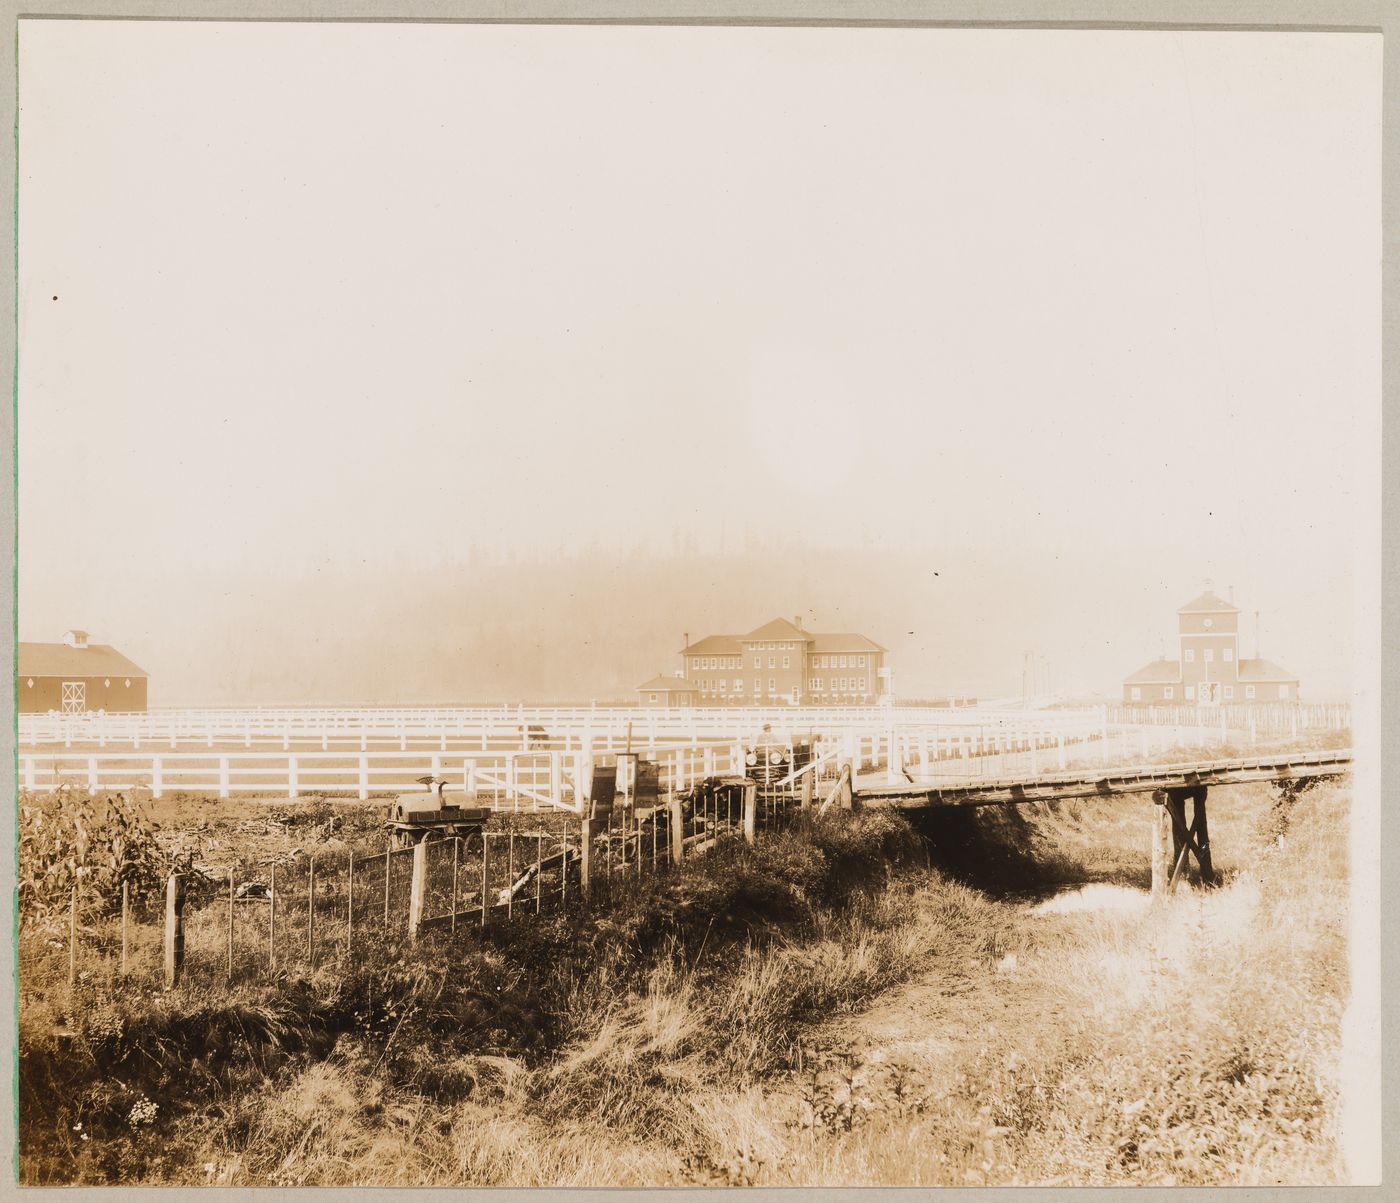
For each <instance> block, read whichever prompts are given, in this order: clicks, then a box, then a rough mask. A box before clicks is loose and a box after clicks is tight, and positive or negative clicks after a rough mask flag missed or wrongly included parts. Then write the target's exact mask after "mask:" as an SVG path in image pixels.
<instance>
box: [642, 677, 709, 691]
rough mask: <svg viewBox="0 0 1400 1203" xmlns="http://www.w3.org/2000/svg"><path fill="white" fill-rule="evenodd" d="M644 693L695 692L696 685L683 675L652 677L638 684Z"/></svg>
mask: <svg viewBox="0 0 1400 1203" xmlns="http://www.w3.org/2000/svg"><path fill="white" fill-rule="evenodd" d="M637 689H638V690H639V691H640V692H642V693H647V692H650V693H661V692H663V691H665V692H667V693H694V692H695V686H694V685H692V684H691V683H690V682H689V681H687V680H685V678H683V677H652V679H651V680H650V681H643V682H642V683H641V684H640V685H638V686H637Z"/></svg>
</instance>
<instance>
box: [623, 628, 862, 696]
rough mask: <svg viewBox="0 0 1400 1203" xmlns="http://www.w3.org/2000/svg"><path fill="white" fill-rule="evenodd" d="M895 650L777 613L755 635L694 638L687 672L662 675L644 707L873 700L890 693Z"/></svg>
mask: <svg viewBox="0 0 1400 1203" xmlns="http://www.w3.org/2000/svg"><path fill="white" fill-rule="evenodd" d="M887 654H888V649H886V648H883V647H881V646H880V645H879V644H878V643H876V642H875V641H874V640H873V639H870V638H868V637H867V636H865V635H856V634H849V633H847V634H831V633H827V632H820V631H808V630H805V629H804V628H803V626H802V621H801V619H799V618H794V619H793V620H792V621H791V622H789V621H788V620H787V619H785V618H775V619H773V621H772V622H769V623H765V624H764V625H763V626H761V627H758V628H756V629H755V630H752V631H750V632H749V633H748V634H747V635H707V636H706V637H705V638H704V639H701V640H699V641H698V642H696V643H691V642H690V637H689V636H686V638H685V646H684V647H683V648H682V649H681V652H680V655H681V660H682V663H683V664H684V665H685V669H684V675H683V676H681V677H675V678H667V677H658V678H655V679H654V680H652V681H649V682H647V683H646V684H645V685H642V686H639V687H638V693H639V694H640V696H641V701H642V704H643V705H644V706H667V705H669V706H676V705H699V706H734V705H744V704H748V705H751V706H754V705H765V706H771V705H776V704H779V703H788V704H790V705H794V706H797V705H802V706H813V705H823V704H836V705H847V706H850V705H869V704H871V703H875V702H878V701H880V699H881V697H882V696H883V695H886V694H888V692H889V674H888V672H887V671H886V664H885V657H886V655H887ZM659 683H669V685H670V689H669V690H661V689H659V688H657V686H658V684H659ZM678 685H679V686H680V687H682V689H681V690H680V691H677V688H676V687H677V686H678ZM685 687H688V690H689V696H688V697H686V690H685ZM682 698H685V700H682Z"/></svg>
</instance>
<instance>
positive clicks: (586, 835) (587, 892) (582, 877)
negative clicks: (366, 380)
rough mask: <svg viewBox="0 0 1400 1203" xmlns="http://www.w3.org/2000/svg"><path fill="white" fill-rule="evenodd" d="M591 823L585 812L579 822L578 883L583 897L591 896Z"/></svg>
mask: <svg viewBox="0 0 1400 1203" xmlns="http://www.w3.org/2000/svg"><path fill="white" fill-rule="evenodd" d="M593 823H594V820H592V819H590V818H589V817H588V816H587V815H586V814H585V815H584V817H583V822H582V823H580V824H579V844H578V884H579V890H580V892H581V893H582V894H583V896H584V898H588V897H590V896H591V894H592V888H593V881H592V877H593Z"/></svg>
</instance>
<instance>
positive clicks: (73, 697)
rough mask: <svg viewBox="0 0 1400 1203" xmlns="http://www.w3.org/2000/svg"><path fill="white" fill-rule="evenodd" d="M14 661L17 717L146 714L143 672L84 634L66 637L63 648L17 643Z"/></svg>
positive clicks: (69, 634)
mask: <svg viewBox="0 0 1400 1203" xmlns="http://www.w3.org/2000/svg"><path fill="white" fill-rule="evenodd" d="M18 660H19V684H18V695H19V712H20V713H21V714H47V713H48V712H49V711H50V710H56V711H58V712H59V713H61V714H84V713H86V712H89V711H96V710H105V711H107V712H108V713H113V714H114V713H120V712H130V711H144V710H145V709H146V706H147V702H146V686H147V678H146V670H145V669H144V668H142V667H140V665H138V664H135V663H133V662H132V661H131V660H128V659H127V658H126V657H125V656H124V655H122V654H121V652H119V651H117V649H116V648H114V647H111V646H110V645H108V644H105V643H89V642H88V635H87V632H86V631H69V632H67V633H66V634H65V635H64V636H63V642H62V643H21V644H20V645H19V656H18Z"/></svg>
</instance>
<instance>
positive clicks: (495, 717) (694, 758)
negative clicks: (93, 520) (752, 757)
mask: <svg viewBox="0 0 1400 1203" xmlns="http://www.w3.org/2000/svg"><path fill="white" fill-rule="evenodd" d="M1250 709H1251V708H1248V707H1217V708H1170V709H1167V708H1159V709H1158V710H1157V711H1156V712H1155V713H1154V714H1149V715H1147V716H1144V715H1143V712H1142V710H1141V709H1140V708H1139V709H1135V710H1134V711H1133V712H1132V717H1133V719H1134V720H1136V721H1132V722H1122V721H1110V719H1111V717H1112V718H1118V717H1119V712H1118V711H1117V710H1116V709H1115V710H1114V711H1112V712H1111V711H1110V709H1109V708H1107V707H1097V708H1089V709H1077V710H1068V709H1067V710H1031V711H1015V710H983V709H979V708H967V709H942V708H927V709H923V708H920V709H916V708H903V707H900V708H875V707H871V708H834V707H821V708H811V709H802V708H796V707H793V708H783V709H779V710H759V709H753V710H746V709H741V708H728V709H691V710H676V711H664V710H647V709H621V708H619V709H598V708H591V707H574V708H569V707H551V708H541V707H529V708H527V707H509V708H507V707H500V708H489V709H413V710H408V709H375V710H246V709H245V710H209V711H201V710H178V711H176V710H172V711H159V710H157V711H151V712H149V713H146V714H133V715H98V714H89V715H58V716H50V715H23V716H21V722H20V740H21V747H20V752H19V758H18V759H19V770H20V783H21V784H22V785H23V786H24V788H26V789H29V790H33V791H47V790H51V789H54V788H56V787H58V786H60V785H62V784H65V783H67V784H70V785H75V786H79V787H83V788H87V789H91V790H102V789H125V788H134V787H143V786H144V787H146V788H149V789H150V790H151V792H152V793H153V794H154V795H155V796H156V797H161V796H162V795H164V794H166V793H168V792H171V791H184V792H189V793H209V794H214V795H217V796H219V797H230V796H233V795H235V794H243V795H261V796H282V795H285V796H287V797H291V798H295V797H299V796H301V795H307V794H332V793H333V794H346V795H353V796H355V797H358V798H361V799H367V798H369V797H371V796H375V795H383V794H392V793H398V792H404V791H407V790H412V789H415V788H417V780H418V778H420V777H424V776H428V775H429V774H431V775H433V776H438V777H443V778H445V779H446V780H447V781H449V783H451V786H452V787H453V788H464V789H466V791H467V792H469V793H473V794H476V795H478V796H479V797H480V798H482V799H483V800H485V801H487V802H488V803H490V804H492V805H497V806H503V807H508V808H512V809H531V808H535V807H549V808H558V807H562V808H567V809H578V808H579V807H580V806H581V804H582V800H583V799H584V798H585V797H586V793H587V789H588V783H589V781H591V775H592V764H593V762H594V760H595V759H596V758H598V757H606V756H609V755H613V754H615V753H617V752H619V751H622V750H624V749H630V750H632V751H637V752H641V753H643V754H645V755H646V756H647V757H648V758H649V759H654V760H656V761H657V762H658V763H659V764H660V766H661V784H662V788H663V790H665V791H667V792H669V793H674V792H676V791H679V790H682V789H685V788H686V787H687V786H689V785H692V784H694V783H695V782H696V781H698V780H700V779H702V778H704V777H708V776H715V775H728V774H739V773H742V772H743V749H744V747H745V746H746V745H749V744H752V743H753V742H754V740H755V739H756V738H758V737H759V735H760V733H761V732H762V730H763V728H764V727H765V726H768V727H771V729H772V732H773V733H774V734H775V735H778V736H783V735H799V736H812V737H815V738H817V739H819V740H820V741H821V743H822V746H823V747H824V748H825V749H827V750H830V749H831V748H838V749H840V754H841V755H840V759H841V761H842V763H844V762H846V761H850V762H851V763H852V765H853V768H854V770H855V772H856V773H860V772H863V771H866V770H868V769H869V770H875V769H878V770H880V771H885V772H891V771H893V772H898V773H903V774H904V775H906V776H907V777H910V778H914V779H919V780H927V779H933V778H938V777H947V778H961V777H969V776H971V777H981V776H985V775H988V774H993V775H995V774H998V773H1004V772H1006V771H1010V770H1011V769H1012V768H1013V767H1014V769H1015V771H1018V772H1030V773H1035V772H1048V771H1057V770H1059V769H1063V768H1065V767H1066V765H1067V763H1068V762H1069V760H1070V759H1075V758H1081V759H1082V758H1083V757H1084V756H1085V755H1086V754H1087V755H1092V756H1093V757H1094V758H1095V759H1097V760H1099V761H1101V762H1103V763H1107V761H1108V759H1110V758H1115V757H1116V758H1119V759H1122V758H1124V757H1129V758H1132V759H1134V760H1137V761H1139V762H1146V761H1148V760H1150V759H1152V758H1154V757H1161V756H1164V755H1167V754H1168V753H1169V752H1171V751H1172V750H1173V749H1179V748H1181V747H1191V746H1200V747H1204V746H1207V745H1212V744H1230V743H1236V744H1253V743H1255V742H1257V741H1258V740H1260V739H1265V738H1271V737H1283V738H1287V737H1289V735H1290V734H1291V735H1293V736H1296V735H1298V734H1299V733H1300V732H1306V731H1308V730H1316V729H1317V727H1319V726H1324V725H1325V726H1327V727H1333V726H1335V725H1337V724H1339V723H1341V722H1342V721H1343V720H1344V719H1345V717H1346V716H1345V712H1344V711H1340V710H1337V709H1336V708H1330V709H1328V710H1325V711H1321V710H1317V711H1314V710H1309V709H1308V708H1306V707H1302V706H1297V707H1292V708H1289V709H1290V710H1291V713H1292V720H1291V723H1290V724H1289V725H1287V726H1285V725H1284V724H1283V721H1282V720H1283V718H1284V717H1286V716H1285V715H1283V714H1282V712H1281V713H1280V715H1269V716H1267V719H1268V721H1267V722H1266V723H1262V724H1261V722H1260V721H1259V719H1260V717H1261V716H1262V713H1263V711H1264V710H1269V709H1272V708H1260V714H1259V715H1255V716H1254V718H1253V721H1251V717H1250V713H1249V711H1250ZM1144 718H1155V719H1156V720H1157V721H1144ZM1241 718H1242V719H1243V721H1244V724H1245V725H1244V726H1240V725H1238V724H1239V723H1240V722H1241ZM1310 724H1311V725H1310Z"/></svg>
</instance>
